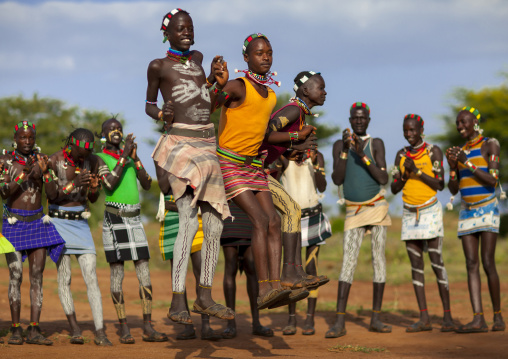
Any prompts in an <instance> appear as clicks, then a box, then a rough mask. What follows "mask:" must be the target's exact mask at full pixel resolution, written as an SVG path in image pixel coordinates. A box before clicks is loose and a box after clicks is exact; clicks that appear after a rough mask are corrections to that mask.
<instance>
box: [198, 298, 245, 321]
mask: <svg viewBox="0 0 508 359" xmlns="http://www.w3.org/2000/svg"><path fill="white" fill-rule="evenodd" d="M192 311H193V312H194V313H197V314H206V315H210V316H213V317H216V318H219V319H225V320H232V319H235V312H234V311H233V310H232V309H231V308H228V307H226V306H224V305H222V304H219V303H215V304H212V305H211V306H209V307H208V308H201V306H200V305H199V304H197V303H196V302H194V305H193V309H192Z"/></svg>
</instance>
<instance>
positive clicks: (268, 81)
mask: <svg viewBox="0 0 508 359" xmlns="http://www.w3.org/2000/svg"><path fill="white" fill-rule="evenodd" d="M235 72H243V73H244V74H245V77H246V78H248V79H250V80H252V81H254V82H256V83H258V84H260V85H263V86H270V85H273V84H275V85H277V86H278V87H280V85H281V82H280V81H275V80H274V79H273V78H272V76H277V72H267V73H266V75H260V74H256V73H254V72H252V71H251V70H238V69H235Z"/></svg>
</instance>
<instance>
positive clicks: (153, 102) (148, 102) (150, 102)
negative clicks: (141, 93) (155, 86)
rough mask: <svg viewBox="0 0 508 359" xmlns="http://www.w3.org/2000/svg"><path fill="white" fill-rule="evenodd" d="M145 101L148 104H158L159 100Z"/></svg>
mask: <svg viewBox="0 0 508 359" xmlns="http://www.w3.org/2000/svg"><path fill="white" fill-rule="evenodd" d="M145 102H146V103H147V104H149V105H157V101H148V100H146V101H145Z"/></svg>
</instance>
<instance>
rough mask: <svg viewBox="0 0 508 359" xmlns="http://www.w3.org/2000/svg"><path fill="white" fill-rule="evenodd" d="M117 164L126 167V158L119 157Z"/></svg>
mask: <svg viewBox="0 0 508 359" xmlns="http://www.w3.org/2000/svg"><path fill="white" fill-rule="evenodd" d="M116 165H117V166H118V165H120V166H122V167H125V158H124V157H120V158H119V159H118V162H117V163H116Z"/></svg>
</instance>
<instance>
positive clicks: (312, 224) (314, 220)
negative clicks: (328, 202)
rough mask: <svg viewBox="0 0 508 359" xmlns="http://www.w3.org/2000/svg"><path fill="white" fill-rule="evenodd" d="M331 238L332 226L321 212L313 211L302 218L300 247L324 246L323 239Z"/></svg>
mask: <svg viewBox="0 0 508 359" xmlns="http://www.w3.org/2000/svg"><path fill="white" fill-rule="evenodd" d="M318 207H319V208H320V207H321V206H318ZM302 212H304V211H302ZM331 236H332V226H331V225H330V221H329V220H328V218H327V217H326V214H324V213H323V212H322V211H313V212H312V213H310V214H309V215H308V216H306V217H303V216H302V247H310V246H313V245H322V244H325V239H327V238H330V237H331Z"/></svg>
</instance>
